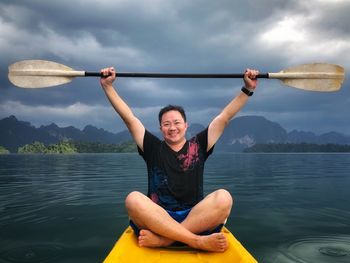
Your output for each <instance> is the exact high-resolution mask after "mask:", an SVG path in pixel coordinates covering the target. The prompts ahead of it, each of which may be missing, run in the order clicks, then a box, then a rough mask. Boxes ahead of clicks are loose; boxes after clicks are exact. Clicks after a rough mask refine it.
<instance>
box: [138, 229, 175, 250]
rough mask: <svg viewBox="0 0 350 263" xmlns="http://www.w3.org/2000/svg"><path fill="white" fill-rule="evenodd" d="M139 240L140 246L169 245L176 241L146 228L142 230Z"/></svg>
mask: <svg viewBox="0 0 350 263" xmlns="http://www.w3.org/2000/svg"><path fill="white" fill-rule="evenodd" d="M138 241H139V242H138V243H139V246H140V247H167V246H170V245H171V244H172V243H173V242H174V241H172V240H170V239H168V238H166V237H162V236H159V235H157V234H154V233H153V232H151V231H149V230H146V229H142V230H141V231H140V235H139V238H138Z"/></svg>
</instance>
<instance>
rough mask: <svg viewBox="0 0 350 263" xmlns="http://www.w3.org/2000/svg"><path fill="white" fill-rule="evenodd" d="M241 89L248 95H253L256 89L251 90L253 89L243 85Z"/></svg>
mask: <svg viewBox="0 0 350 263" xmlns="http://www.w3.org/2000/svg"><path fill="white" fill-rule="evenodd" d="M241 91H242V92H243V93H245V94H246V95H247V96H249V97H250V96H252V95H253V94H254V91H251V90H249V89H247V88H246V87H244V86H243V87H242V88H241Z"/></svg>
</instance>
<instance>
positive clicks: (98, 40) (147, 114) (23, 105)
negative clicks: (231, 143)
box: [0, 0, 350, 134]
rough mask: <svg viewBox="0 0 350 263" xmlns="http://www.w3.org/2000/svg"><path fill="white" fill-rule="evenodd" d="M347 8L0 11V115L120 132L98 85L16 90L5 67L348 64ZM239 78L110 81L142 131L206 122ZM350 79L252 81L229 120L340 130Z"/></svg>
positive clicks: (286, 4) (100, 6) (105, 5)
mask: <svg viewBox="0 0 350 263" xmlns="http://www.w3.org/2000/svg"><path fill="white" fill-rule="evenodd" d="M349 13H350V1H348V0H342V1H341V0H310V1H301V0H300V1H299V0H294V1H279V0H264V1H258V0H256V1H252V0H250V1H248V0H244V1H229V0H224V1H207V0H203V1H199V0H191V1H188V0H186V1H185V0H174V1H172V0H168V1H161V0H152V1H145V0H123V1H120V0H105V1H92V0H91V1H89V0H85V1H82V0H81V1H72V0H71V1H65V0H60V1H44V0H42V1H35V0H31V1H26V0H23V1H18V0H11V1H10V0H8V1H6V0H5V1H4V0H2V1H1V3H0V52H1V55H2V57H1V61H0V72H1V74H0V90H1V93H0V118H3V117H7V116H9V115H15V116H17V117H18V118H19V119H22V120H27V121H31V122H32V123H33V124H35V125H40V124H50V123H51V122H55V123H57V124H58V125H60V126H68V125H74V126H76V127H79V128H83V127H84V126H85V125H87V124H93V125H96V126H98V127H101V128H105V129H107V130H110V131H119V130H122V129H124V126H123V124H122V123H121V121H120V120H119V117H118V116H117V115H116V114H115V113H114V112H113V110H112V108H111V107H110V105H109V104H108V102H107V100H106V99H105V96H104V94H103V92H102V90H101V88H100V87H99V80H98V78H85V79H75V80H74V81H73V82H71V83H70V84H66V85H63V86H59V87H55V88H47V89H39V90H28V89H18V88H16V87H14V86H13V85H11V84H10V83H9V81H8V80H7V67H8V65H9V64H12V63H14V62H16V61H19V60H24V59H44V60H52V61H55V62H58V63H62V64H65V65H67V66H70V67H72V68H74V69H77V70H88V71H98V70H99V69H100V68H102V67H105V66H109V65H113V66H115V67H116V69H117V70H119V71H133V72H141V71H146V72H152V71H153V72H199V73H206V72H217V73H230V72H242V71H244V69H245V68H247V67H252V68H257V69H259V70H260V71H261V72H278V71H280V70H282V69H284V68H287V67H290V66H294V65H298V64H304V63H312V62H327V63H333V64H339V65H342V66H343V67H345V69H346V70H347V69H348V68H349V66H350V59H349V58H350V52H349V51H350V32H349V31H350V27H349V26H348V25H349V24H350V16H349V15H348V14H349ZM241 85H242V81H241V80H188V79H187V80H176V79H118V80H117V82H116V86H117V88H118V90H119V92H120V94H121V96H122V97H124V98H125V100H126V101H127V102H128V103H129V105H130V106H131V107H132V108H133V110H134V111H135V113H136V114H137V115H138V116H139V117H140V119H141V120H142V121H143V122H144V123H145V125H146V127H147V128H149V129H151V130H154V129H157V112H158V110H159V109H160V107H161V106H164V105H165V104H168V103H174V104H180V105H183V106H184V107H185V109H186V111H187V113H188V116H189V122H190V123H194V122H198V123H201V124H203V125H206V124H208V122H209V121H210V120H211V118H213V117H214V116H215V115H216V114H218V113H219V112H220V110H221V109H222V108H223V107H224V106H225V105H226V103H228V102H229V101H230V99H231V98H233V96H234V95H235V94H237V93H238V92H239V89H240V87H241ZM349 105H350V90H349V80H348V79H346V80H345V83H344V84H343V86H342V89H341V90H340V91H339V92H336V93H315V92H306V91H302V90H298V89H294V88H290V87H285V86H283V85H282V84H281V83H280V82H279V81H278V80H260V83H259V87H258V90H257V91H256V94H254V96H253V97H252V98H251V101H250V102H249V104H248V105H247V106H246V107H245V108H244V109H243V110H242V111H241V113H240V115H260V116H264V117H266V118H268V119H270V120H272V121H276V122H279V123H280V124H281V125H282V126H283V127H285V128H286V129H287V130H288V131H290V130H292V129H298V130H305V131H313V132H316V133H322V132H327V131H331V130H334V131H339V132H343V133H346V134H350V125H349V120H350V118H349V115H348V108H349Z"/></svg>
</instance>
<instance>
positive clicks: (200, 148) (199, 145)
mask: <svg viewBox="0 0 350 263" xmlns="http://www.w3.org/2000/svg"><path fill="white" fill-rule="evenodd" d="M207 145H208V129H205V130H203V131H202V132H200V133H198V134H197V135H196V136H194V137H192V138H191V139H189V140H187V141H186V143H185V145H184V146H183V148H182V149H181V150H180V151H178V152H175V151H173V150H172V149H171V148H170V147H169V146H168V145H167V144H166V142H165V141H163V140H160V139H159V138H157V137H156V136H154V135H153V134H151V133H150V132H149V131H147V130H146V131H145V136H144V139H143V149H144V151H142V150H141V149H140V148H139V154H140V155H141V156H142V157H143V159H144V160H145V162H146V164H147V171H148V197H150V198H151V199H152V201H153V202H155V203H157V204H159V205H160V206H162V207H163V208H165V209H167V210H172V211H177V210H184V209H188V208H191V207H193V206H194V205H196V204H197V203H198V202H199V201H200V200H202V199H203V171H204V162H205V161H206V160H207V158H208V156H209V155H210V154H211V153H212V151H213V147H212V148H211V149H210V150H209V152H207Z"/></svg>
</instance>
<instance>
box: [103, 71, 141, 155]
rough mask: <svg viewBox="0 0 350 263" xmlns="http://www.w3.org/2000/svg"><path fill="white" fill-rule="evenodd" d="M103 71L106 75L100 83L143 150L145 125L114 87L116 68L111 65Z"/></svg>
mask: <svg viewBox="0 0 350 263" xmlns="http://www.w3.org/2000/svg"><path fill="white" fill-rule="evenodd" d="M101 73H102V74H103V76H104V77H102V78H101V79H100V83H101V86H102V88H103V90H104V92H105V94H106V96H107V98H108V100H109V101H110V103H111V104H112V106H113V108H114V109H115V111H116V112H117V113H118V114H119V116H120V117H121V118H122V120H123V121H124V123H125V125H126V126H127V128H128V129H129V131H130V133H131V136H132V137H133V139H134V141H135V142H136V144H137V146H139V147H140V148H141V150H143V137H144V135H145V127H144V126H143V124H142V122H141V121H140V120H139V119H138V118H137V117H136V116H135V115H134V113H133V112H132V110H131V109H130V107H129V106H128V105H127V104H126V102H125V101H124V100H123V99H122V98H121V97H120V96H119V94H118V93H117V91H116V90H115V89H114V87H113V82H114V80H115V79H116V74H115V70H114V68H113V67H110V68H105V69H102V70H101Z"/></svg>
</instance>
